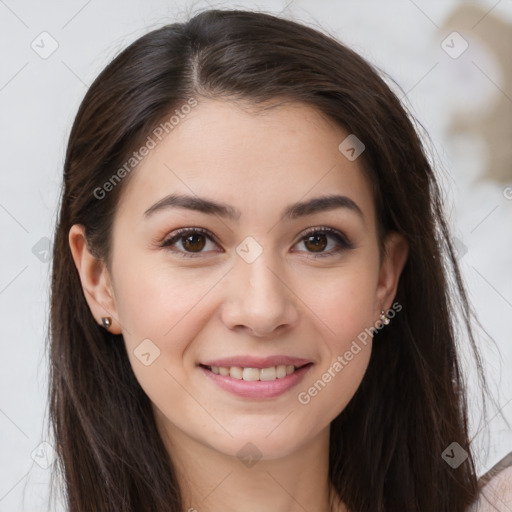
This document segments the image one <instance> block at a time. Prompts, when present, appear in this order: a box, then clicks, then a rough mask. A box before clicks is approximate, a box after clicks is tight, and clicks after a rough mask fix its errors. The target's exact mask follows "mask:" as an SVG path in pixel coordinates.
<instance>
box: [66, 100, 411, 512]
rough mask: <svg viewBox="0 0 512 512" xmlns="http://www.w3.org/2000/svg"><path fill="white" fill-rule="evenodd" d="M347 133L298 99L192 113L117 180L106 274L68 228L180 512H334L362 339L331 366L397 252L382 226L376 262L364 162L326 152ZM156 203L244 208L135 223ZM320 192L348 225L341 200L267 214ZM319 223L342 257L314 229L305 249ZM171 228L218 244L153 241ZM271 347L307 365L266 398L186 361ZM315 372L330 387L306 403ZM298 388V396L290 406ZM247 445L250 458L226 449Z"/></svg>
mask: <svg viewBox="0 0 512 512" xmlns="http://www.w3.org/2000/svg"><path fill="white" fill-rule="evenodd" d="M347 135H348V132H345V131H344V130H342V129H341V128H339V127H338V126H336V125H335V124H334V123H332V122H330V121H327V120H326V119H325V118H324V117H322V116H320V115H319V114H318V113H317V112H316V111H315V110H314V109H312V108H311V107H308V106H305V105H300V104H290V105H285V106H280V107H279V108H276V109H272V110H269V111H267V112H266V113H265V114H256V113H254V112H252V111H250V110H248V109H245V108H244V109H241V108H239V106H238V105H235V104H233V103H228V102H225V101H212V100H208V101H204V102H201V103H199V105H198V106H196V107H195V108H194V109H193V111H192V112H190V113H189V114H188V115H187V116H186V118H185V119H183V120H182V121H180V124H179V125H178V126H176V128H175V129H174V130H173V131H172V132H171V133H170V134H169V136H167V137H166V138H164V139H163V140H162V141H161V142H159V143H158V145H157V146H156V147H155V148H154V149H152V150H151V151H150V153H149V154H148V156H146V157H145V158H144V160H143V161H142V162H141V163H140V164H139V166H138V167H137V169H135V170H134V171H133V173H134V174H133V176H131V177H130V181H129V182H128V183H127V184H126V185H127V187H126V188H125V189H124V191H123V194H122V197H121V202H120V204H119V207H118V209H117V212H116V216H115V220H114V225H113V253H112V268H111V269H110V272H109V270H108V269H107V267H106V265H104V264H103V262H101V261H98V260H95V259H94V257H93V256H92V255H91V254H90V253H89V251H88V250H87V247H86V245H85V243H84V232H83V230H82V227H81V226H79V225H75V226H73V227H72V228H71V230H70V232H69V243H70V248H71V251H72V254H73V258H74V261H75V264H76V267H77V269H78V271H79V273H80V278H81V282H82V286H83V289H84V294H85V297H86V299H87V302H88V304H89V306H90V309H91V312H92V314H93V316H94V317H95V319H96V320H97V322H98V323H101V318H102V317H104V316H107V315H108V316H111V317H112V319H113V323H112V325H111V327H110V328H109V330H110V331H111V332H113V333H116V334H123V338H124V341H125V343H126V346H127V349H128V354H129V357H130V362H131V365H132V368H133V371H134V373H135V376H136V377H137V379H138V381H139V383H140V385H141V386H142V388H143V389H144V391H145V392H146V393H147V395H148V396H149V398H150V399H151V402H152V404H153V410H154V413H155V420H156V423H157V426H158V429H159V431H160V433H161V436H162V439H163V440H164V443H165V446H166V447H167V449H168V451H169V453H170V454H171V457H172V460H173V462H174V464H175V465H176V467H177V469H178V478H179V482H180V487H181V489H182V492H183V496H184V503H185V505H186V507H190V509H189V510H190V512H192V511H193V510H194V509H195V510H197V511H198V512H218V511H222V512H231V511H239V510H244V512H260V511H261V510H274V511H279V512H295V511H297V512H298V511H301V512H302V511H304V510H309V511H313V510H315V511H335V510H336V511H342V512H344V511H345V510H347V509H346V507H345V506H344V504H343V503H339V504H338V505H335V504H333V503H330V502H329V482H328V448H329V425H330V422H331V421H332V420H333V419H334V418H335V417H336V416H337V415H338V414H339V413H340V412H341V411H342V410H343V409H344V407H345V406H346V405H347V403H348V402H349V401H350V399H351V398H352V397H353V395H354V393H355V392H356V390H357V388H358V387H359V385H360V383H361V381H362V378H363V376H364V374H365V371H366V368H367V365H368V362H369V358H370V353H371V347H372V342H373V341H372V339H371V337H370V338H369V341H368V342H367V343H366V344H365V345H361V350H360V351H359V352H358V353H357V354H356V355H354V356H353V358H351V360H350V361H346V362H347V364H346V365H345V366H344V367H343V369H342V371H338V372H334V373H333V371H332V367H333V363H334V362H335V361H336V360H337V358H338V356H340V355H341V356H343V355H344V354H345V353H346V352H347V351H348V350H349V349H350V347H351V344H352V342H353V340H355V339H356V338H357V336H358V334H360V333H361V332H363V331H364V330H365V328H368V327H370V326H375V325H376V323H377V324H378V321H379V316H380V312H381V310H385V311H387V310H388V309H389V308H391V306H392V303H393V300H394V297H395V294H396V289H397V285H398V280H399V277H400V273H401V272H402V269H403V266H404V264H405V261H406V259H407V253H408V247H407V243H406V242H405V240H404V239H403V238H402V237H401V236H399V235H398V234H397V233H394V234H392V235H391V236H390V237H389V238H388V239H387V240H386V246H387V252H386V254H385V256H384V258H383V260H382V263H381V264H380V265H379V254H378V246H377V234H376V224H375V209H374V204H373V198H372V194H371V189H370V185H369V183H368V182H367V178H366V177H365V175H364V173H363V170H362V163H361V159H356V160H354V161H350V160H349V159H347V158H346V157H345V156H344V155H343V154H342V153H341V152H340V151H339V150H338V145H339V144H340V142H341V141H342V140H344V139H345V137H347ZM170 193H179V194H186V195H190V196H193V197H197V196H199V197H205V198H208V199H211V200H214V201H218V202H222V203H226V204H228V205H231V206H232V207H233V208H236V209H237V210H239V213H240V215H239V217H238V218H234V219H229V218H227V217H226V218H223V217H221V216H219V215H209V214H207V213H204V212H198V211H192V210H189V209H185V208H163V209H160V210H158V211H155V212H154V213H153V214H151V215H148V216H145V215H144V212H145V211H146V210H148V209H149V208H150V207H151V206H152V205H154V204H155V203H157V202H158V201H159V200H160V199H162V198H163V197H164V196H166V195H168V194H170ZM334 194H336V195H341V196H346V197H348V198H350V199H351V200H352V201H353V202H354V203H355V204H356V205H357V206H358V207H359V209H360V210H361V215H359V214H358V213H357V212H356V211H354V210H353V209H350V208H347V207H338V208H334V209H330V210H326V211H319V212H316V213H311V214H308V215H305V216H301V217H297V218H292V219H288V218H284V219H281V214H282V212H283V211H284V209H285V208H286V207H287V206H289V205H291V204H292V203H296V202H299V201H301V202H302V201H307V200H310V199H313V198H317V197H321V196H327V195H334ZM322 227H330V228H332V229H334V230H335V231H337V232H339V233H341V234H342V235H343V236H344V237H345V238H347V239H348V240H349V241H350V242H351V243H352V244H353V247H352V248H350V249H348V248H346V247H344V246H343V245H341V244H340V243H339V242H338V241H337V239H336V237H333V236H332V235H331V234H330V233H328V232H327V233H326V232H325V231H323V232H322V233H317V238H316V239H310V240H311V241H310V242H308V241H307V240H308V239H307V238H305V237H306V235H308V233H307V231H310V230H311V229H313V228H322ZM180 228H204V229H206V230H208V231H209V232H210V233H211V234H212V235H213V236H214V237H215V238H211V237H209V236H208V235H204V234H202V233H199V234H197V233H196V234H195V237H194V239H192V240H191V239H190V235H182V236H181V238H178V240H177V241H175V242H174V244H173V245H172V247H161V243H162V242H163V241H165V240H168V239H170V238H171V235H173V233H176V231H177V230H178V229H180ZM184 237H185V238H187V237H188V238H189V239H188V241H187V240H185V239H184ZM247 237H252V240H254V241H256V242H257V244H258V245H259V247H260V248H261V250H262V252H261V254H259V256H258V257H257V258H256V259H255V260H254V261H252V262H250V263H248V262H247V261H246V260H245V259H244V258H242V257H241V256H240V254H239V253H238V252H237V251H236V249H237V247H239V246H240V244H241V243H242V242H243V241H244V240H245V239H246V238H247ZM187 242H188V243H187ZM251 243H253V242H251ZM250 247H251V249H250V250H251V251H254V250H256V249H255V247H257V245H252V246H250ZM336 248H340V250H339V251H338V252H335V251H336ZM187 254H192V257H187ZM318 254H324V255H325V256H318ZM183 255H185V256H183ZM145 339H149V340H151V343H152V344H153V346H155V347H158V349H159V350H160V353H159V356H158V357H157V358H156V359H154V361H153V362H152V363H151V364H149V365H144V364H142V363H141V360H140V359H139V358H138V357H137V355H136V354H135V353H134V351H135V350H136V349H137V347H138V346H139V345H140V344H141V342H142V340H145ZM281 354H284V355H290V356H294V357H301V358H304V359H307V360H308V361H310V362H312V363H313V364H312V365H311V367H310V368H309V370H308V372H307V374H306V375H305V376H304V378H303V379H302V380H301V381H300V382H299V383H298V384H297V385H296V386H294V387H293V388H292V389H290V390H288V391H286V392H284V393H283V394H281V395H279V396H276V397H273V398H258V399H255V398H245V397H240V396H238V395H234V394H232V393H231V392H229V391H226V390H224V389H221V388H220V387H219V386H217V385H216V384H215V383H214V382H213V381H212V379H210V378H208V377H207V376H205V372H204V370H203V369H201V367H200V366H199V364H200V363H201V362H204V361H207V360H209V359H210V360H211V359H215V358H220V357H228V356H241V355H253V356H262V357H263V356H269V355H281ZM329 368H331V376H332V375H334V376H332V379H331V381H330V382H329V383H328V384H327V385H325V387H323V388H322V389H321V391H319V392H317V393H316V394H314V393H313V395H311V394H310V393H308V389H310V388H311V386H313V384H314V383H315V382H316V381H318V380H319V379H320V380H321V379H322V376H323V375H324V374H325V373H326V372H327V371H328V370H329ZM301 392H302V393H303V395H302V396H306V395H307V396H309V401H308V402H307V403H304V400H303V401H302V402H301V401H299V399H298V396H299V393H301ZM304 393H305V394H306V395H304ZM248 443H250V444H248ZM244 447H245V449H246V450H247V449H248V450H249V451H250V454H251V455H252V457H249V460H250V462H249V463H248V460H247V457H245V458H244V457H242V456H241V455H240V453H239V452H240V450H242V449H244ZM248 447H249V448H248ZM253 447H256V448H255V449H254V448H253ZM251 450H252V452H251ZM253 459H258V460H256V461H254V460H253ZM185 510H187V508H186V509H185Z"/></svg>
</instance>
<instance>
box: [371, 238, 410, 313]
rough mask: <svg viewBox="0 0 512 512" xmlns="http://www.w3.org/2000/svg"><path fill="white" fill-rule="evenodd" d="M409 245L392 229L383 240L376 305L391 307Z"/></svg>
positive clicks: (381, 307)
mask: <svg viewBox="0 0 512 512" xmlns="http://www.w3.org/2000/svg"><path fill="white" fill-rule="evenodd" d="M408 254H409V245H408V244H407V241H406V240H405V238H404V237H403V236H402V235H401V234H399V233H397V232H396V231H393V232H392V233H390V234H389V235H388V236H387V238H386V242H385V251H384V254H383V255H382V263H381V268H380V275H379V283H378V287H377V307H378V308H379V311H378V313H379V314H380V310H381V309H383V310H385V311H386V310H387V309H389V308H390V307H391V305H392V301H393V299H394V298H395V295H396V290H397V288H398V281H399V280H400V275H401V274H402V270H403V268H404V266H405V263H406V261H407V256H408Z"/></svg>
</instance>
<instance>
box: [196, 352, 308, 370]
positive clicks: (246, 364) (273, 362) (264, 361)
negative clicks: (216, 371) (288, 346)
mask: <svg viewBox="0 0 512 512" xmlns="http://www.w3.org/2000/svg"><path fill="white" fill-rule="evenodd" d="M308 363H311V361H309V360H308V359H302V358H300V357H291V356H283V355H279V356H268V357H255V356H234V357H224V358H222V359H214V360H213V359H212V360H209V361H204V362H202V363H200V364H202V365H203V366H223V367H226V368H230V367H232V366H239V367H241V368H268V367H269V366H279V365H283V364H284V365H293V366H304V365H305V364H308Z"/></svg>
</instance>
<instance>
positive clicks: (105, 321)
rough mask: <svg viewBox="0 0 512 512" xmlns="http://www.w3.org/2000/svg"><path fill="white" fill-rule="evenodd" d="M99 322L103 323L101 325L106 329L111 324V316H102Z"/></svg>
mask: <svg viewBox="0 0 512 512" xmlns="http://www.w3.org/2000/svg"><path fill="white" fill-rule="evenodd" d="M101 323H102V324H103V327H105V329H108V328H109V327H110V326H111V325H112V318H110V317H109V316H104V317H103V318H102V319H101Z"/></svg>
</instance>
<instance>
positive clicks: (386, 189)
mask: <svg viewBox="0 0 512 512" xmlns="http://www.w3.org/2000/svg"><path fill="white" fill-rule="evenodd" d="M191 97H193V98H195V99H196V100H198V101H199V102H200V101H201V99H208V98H216V99H218V98H221V99H226V100H228V101H240V102H241V103H242V102H246V103H247V104H250V105H253V106H256V107H257V106H258V105H260V106H262V108H263V105H264V104H268V102H271V101H273V100H276V99H280V100H283V99H285V100H286V101H294V102H295V101H296V102H302V103H304V104H307V105H309V106H312V107H314V108H316V109H317V110H318V111H319V112H320V113H322V114H323V115H325V116H327V117H328V118H329V119H331V120H333V121H334V122H335V123H337V124H338V125H339V126H341V127H343V128H345V129H346V130H347V131H348V132H350V133H353V134H355V135H356V136H357V137H358V138H359V139H360V140H361V141H363V142H364V144H365V146H366V149H365V151H364V153H363V155H362V157H361V158H363V161H364V167H365V172H366V173H367V176H368V178H369V180H370V182H371V184H372V185H373V194H374V200H375V205H376V212H377V220H378V228H379V232H378V235H379V247H380V251H381V255H382V250H383V242H384V237H385V235H386V234H387V233H389V232H390V231H397V232H398V233H400V234H402V235H403V236H404V237H405V238H406V240H407V243H408V244H409V255H408V260H407V262H406V265H405V267H404V269H403V272H402V275H401V278H400V281H399V285H398V291H397V294H396V300H397V301H398V302H399V303H400V304H401V305H402V308H403V310H402V311H401V313H400V314H399V315H397V316H396V318H395V319H394V320H393V321H392V322H391V324H389V325H388V326H387V327H386V328H385V329H383V330H382V331H380V332H378V334H376V342H375V343H374V346H373V350H372V355H371V359H370V363H369V366H368V369H367V372H366V374H365V376H364V379H363V381H362V383H361V385H360V387H359V389H358V390H357V392H356V393H355V395H354V397H353V399H352V400H351V401H350V403H349V404H348V405H347V407H346V408H345V409H344V410H343V411H342V412H341V413H340V415H339V416H338V417H337V418H336V419H335V420H334V421H333V422H332V424H331V438H330V460H329V477H330V480H331V482H332V485H333V486H334V488H335V489H336V491H337V492H338V493H339V496H340V497H341V498H342V500H343V501H344V502H345V503H346V505H347V506H348V507H349V509H350V510H353V511H357V512H363V511H365V512H384V511H402V512H405V511H411V512H412V511H421V512H427V511H435V512H462V511H464V510H465V509H466V508H467V506H468V505H469V504H470V503H471V502H472V501H473V500H474V499H475V498H476V496H477V491H478V487H477V476H476V472H475V467H474V459H473V457H474V454H473V452H472V447H471V446H470V440H469V436H468V425H467V423H468V420H467V404H466V401H467V397H466V392H465V387H464V379H463V375H462V372H461V368H460V362H459V359H458V355H457V343H458V337H459V335H458V334H457V330H456V324H455V318H456V316H457V314H460V315H461V316H460V318H461V320H462V322H461V323H462V325H463V326H464V328H465V330H466V333H465V334H464V335H465V336H466V335H467V343H469V344H470V345H471V348H472V351H473V354H474V356H475V361H476V362H477V366H478V369H479V370H480V373H481V366H480V363H481V361H480V357H479V355H478V351H477V347H476V345H475V342H474V337H473V334H472V327H471V318H472V316H474V313H473V312H472V309H471V305H470V304H469V303H468V299H467V297H466V292H465V290H464V285H463V282H462V280H461V276H460V273H459V269H458V264H457V260H456V254H455V252H454V248H453V245H452V242H451V240H450V234H449V230H448V227H447V224H446V222H445V220H444V213H443V203H442V195H441V192H440V189H439V188H438V184H437V182H436V177H435V174H434V171H433V168H432V165H431V164H430V163H429V161H428V158H427V156H426V151H425V150H424V148H423V144H422V142H421V140H420V138H419V135H418V131H417V125H415V124H414V120H413V118H412V116H410V115H409V114H408V112H407V111H406V109H405V108H404V107H403V105H402V104H401V102H400V101H399V100H398V99H397V97H396V96H395V94H394V93H393V92H392V91H391V88H390V86H388V85H387V84H386V82H385V81H384V79H383V78H381V77H380V76H379V73H378V72H377V71H376V70H375V69H374V68H373V67H372V66H371V65H370V64H368V63H367V62H366V61H365V60H364V59H363V58H361V57H360V56H359V55H357V54H356V53H354V52H353V51H352V50H350V49H349V48H347V47H346V46H344V45H343V44H341V43H340V42H339V41H338V40H336V39H335V38H334V37H331V36H329V35H325V34H323V33H321V32H319V31H317V30H315V29H313V28H310V27H307V26H305V25H303V24H299V23H296V22H293V21H291V20H286V19H283V18H280V17H277V16H273V15H270V14H265V13H262V12H249V11H240V10H207V11H204V12H201V13H199V14H197V15H195V16H194V17H192V18H191V19H189V20H188V21H187V22H186V23H174V24H171V25H167V26H164V27H162V28H159V29H157V30H154V31H152V32H150V33H148V34H146V35H144V36H143V37H141V38H140V39H138V40H137V41H135V42H134V43H132V44H131V45H130V46H129V47H128V48H126V49H125V50H124V51H122V52H121V53H120V54H119V55H118V56H117V57H116V58H115V59H114V60H113V61H112V62H111V63H110V64H109V65H108V66H107V67H106V68H105V69H104V70H103V71H102V72H101V74H100V75H99V76H98V77H97V78H96V80H95V81H94V83H93V84H92V85H91V87H90V88H89V90H88V92H87V94H86V95H85V98H84V99H83V101H82V103H81V105H80V108H79V111H78V113H77V115H76V119H75V121H74V124H73V127H72V130H71V134H70V137H69V143H68V146H67V152H66V158H65V163H64V183H63V193H62V197H61V204H60V213H59V216H58V220H57V226H56V231H55V235H54V252H53V269H52V281H51V316H50V328H49V336H48V337H49V349H48V350H49V359H50V391H49V411H50V420H51V425H52V428H53V430H52V432H53V436H54V438H55V447H56V450H57V453H58V466H57V468H58V472H59V475H62V477H63V482H64V491H65V498H66V504H67V508H68V510H70V511H72V512H92V511H98V512H110V511H111V512H120V511H126V512H128V511H133V512H141V511H146V510H147V511H151V512H164V511H165V512H169V511H174V512H177V511H179V512H182V511H183V510H184V507H183V503H182V501H181V497H180V490H179V487H178V484H177V478H176V473H175V469H174V466H173V462H172V459H171V457H169V456H168V454H167V451H166V449H165V447H164V445H163V443H162V440H161V438H160V436H159V434H158V431H157V428H156V424H155V421H154V418H153V415H152V409H151V407H150V400H149V398H148V396H147V395H146V394H145V393H144V391H143V390H142V388H141V387H140V385H139V384H138V382H137V380H136V378H135V376H134V373H133V371H132V368H131V366H130V363H129V359H128V357H127V354H126V348H125V345H124V341H123V338H122V335H112V334H110V333H108V332H107V331H106V330H104V329H103V328H102V327H101V326H99V325H98V324H97V322H96V320H95V319H94V318H93V316H92V314H91V311H90V309H89V307H88V304H87V302H86V300H85V297H84V293H83V290H82V286H81V283H80V279H79V275H78V272H77V269H76V267H75V266H74V263H73V259H72V255H71V251H70V247H69V243H68V233H69V230H70V228H71V226H72V225H73V224H82V225H83V226H85V229H86V235H87V244H88V247H89V249H90V250H91V251H92V252H93V254H94V255H95V256H96V257H97V258H98V259H101V260H103V261H104V262H105V263H106V264H107V267H108V268H110V265H111V259H110V257H111V249H112V247H111V241H112V237H111V230H112V224H113V216H114V212H115V211H116V206H117V204H118V202H119V198H120V195H121V193H122V190H123V187H124V185H125V184H126V182H127V181H128V180H129V179H130V175H127V176H126V177H125V178H124V179H123V180H121V182H120V183H119V184H117V185H116V186H115V187H113V189H112V191H110V192H109V193H108V194H106V196H105V197H104V198H103V199H101V200H99V199H98V198H97V197H96V196H95V195H94V190H96V189H97V188H98V187H102V186H103V185H104V183H106V182H107V181H108V180H109V179H110V178H111V176H112V174H113V172H114V171H115V170H116V169H118V168H119V167H120V166H122V165H123V163H124V162H126V161H127V159H129V157H130V155H131V154H132V153H133V151H134V150H136V149H137V148H139V147H140V145H141V143H142V141H144V140H145V138H146V137H147V136H148V134H150V133H151V131H152V130H154V129H155V127H157V126H158V125H159V124H160V123H161V122H162V120H164V119H166V118H167V117H168V116H169V115H170V113H172V112H173V111H174V110H175V109H176V108H179V107H180V105H183V104H184V103H186V102H187V100H188V99H189V98H191ZM340 142H341V141H340ZM133 172H136V169H135V170H134V171H133ZM457 311H458V313H457ZM480 378H481V382H483V383H484V385H485V379H484V377H483V374H481V375H480ZM452 442H457V443H458V444H459V445H460V446H461V447H463V448H464V449H465V450H466V451H467V452H468V455H469V456H468V459H467V460H466V461H465V462H464V463H463V464H462V465H461V466H460V467H458V468H457V469H453V468H452V467H450V465H448V464H447V463H446V462H445V461H444V460H443V458H442V457H441V454H442V452H443V451H444V450H445V449H446V448H447V447H448V446H449V445H450V444H451V443H452Z"/></svg>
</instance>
